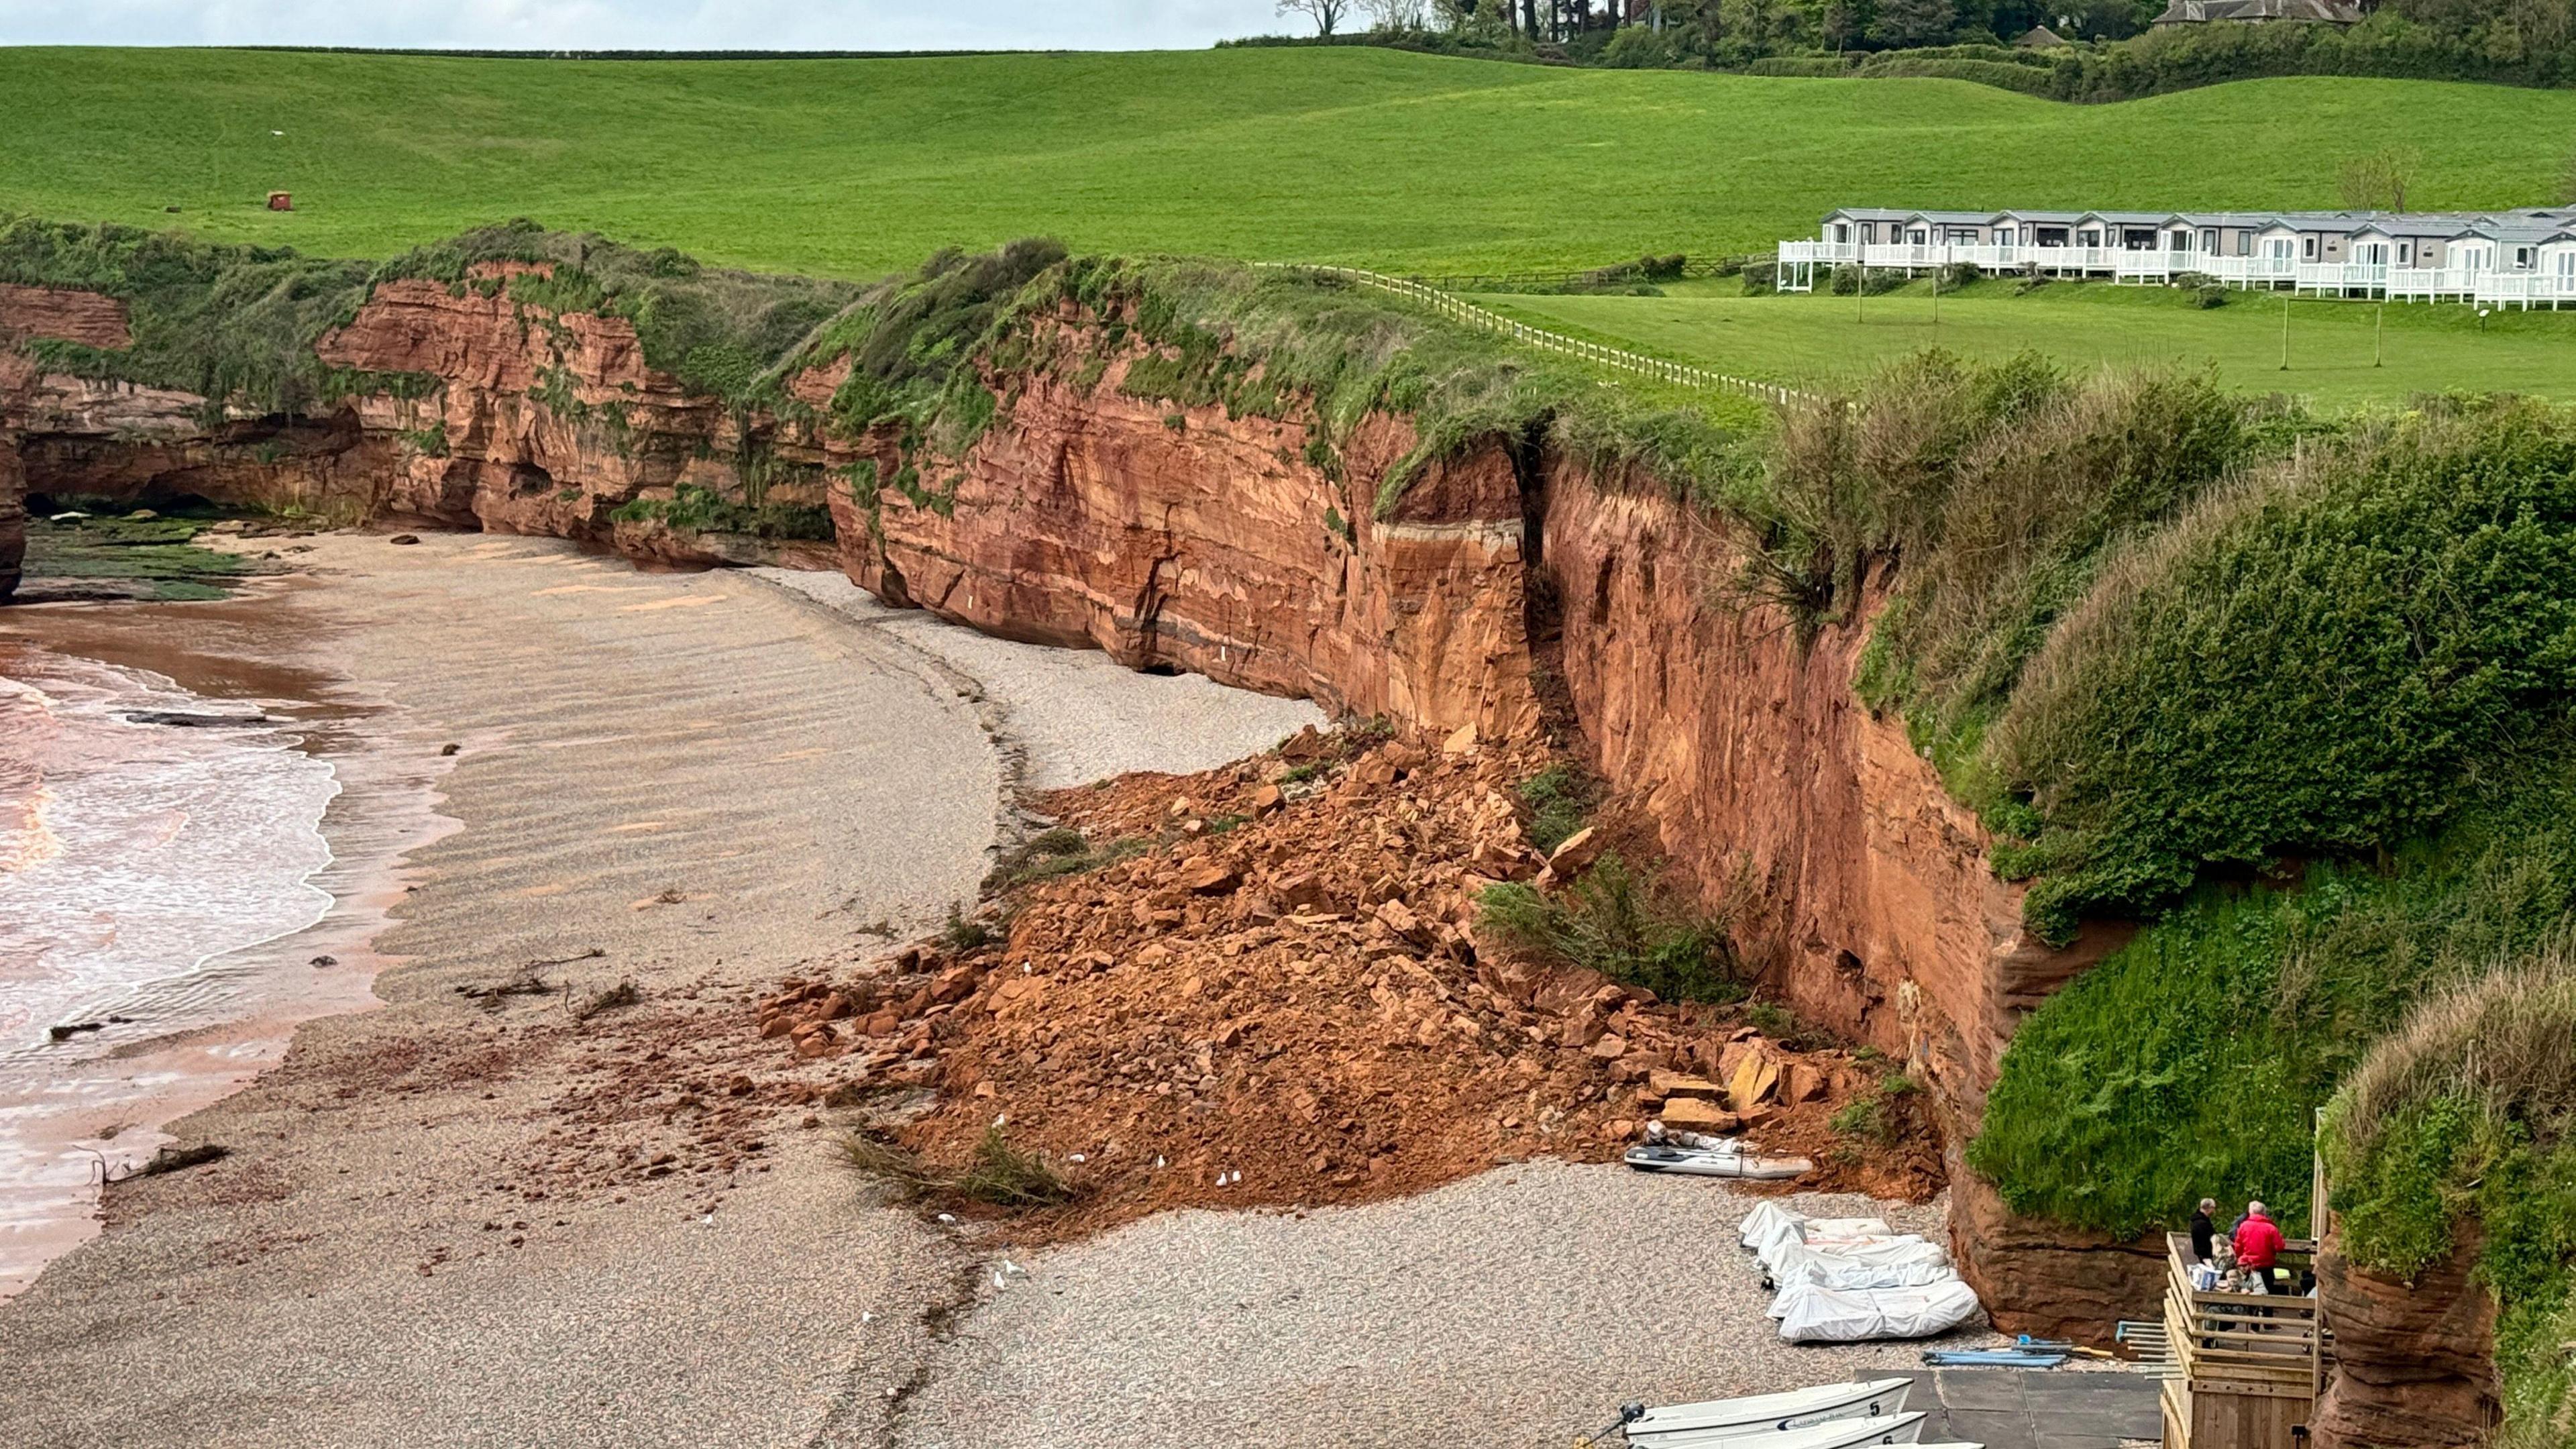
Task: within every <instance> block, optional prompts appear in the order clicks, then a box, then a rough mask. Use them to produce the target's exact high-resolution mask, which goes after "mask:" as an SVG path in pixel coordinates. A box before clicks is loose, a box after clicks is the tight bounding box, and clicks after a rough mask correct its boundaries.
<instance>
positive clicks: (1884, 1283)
mask: <svg viewBox="0 0 2576 1449" xmlns="http://www.w3.org/2000/svg"><path fill="white" fill-rule="evenodd" d="M1958 1276H1959V1275H1958V1273H1957V1271H1956V1270H1954V1269H1953V1268H1951V1266H1950V1255H1949V1254H1948V1253H1945V1252H1943V1251H1941V1245H1940V1244H1938V1243H1917V1244H1915V1245H1913V1249H1912V1251H1909V1252H1906V1253H1903V1254H1898V1255H1892V1256H1881V1257H1877V1258H1855V1257H1848V1256H1845V1255H1844V1254H1841V1253H1819V1252H1817V1251H1816V1250H1814V1249H1813V1248H1803V1247H1802V1248H1793V1249H1791V1250H1790V1251H1789V1253H1788V1254H1787V1255H1786V1256H1784V1257H1783V1258H1782V1259H1781V1260H1780V1261H1779V1262H1778V1263H1777V1264H1775V1265H1773V1267H1772V1269H1771V1281H1772V1282H1773V1283H1776V1284H1778V1285H1779V1286H1780V1287H1782V1288H1794V1287H1798V1286H1801V1285H1809V1284H1811V1285H1813V1286H1815V1287H1818V1288H1844V1289H1850V1288H1920V1287H1922V1286H1923V1285H1924V1284H1927V1283H1939V1282H1943V1281H1945V1280H1947V1279H1951V1278H1956V1277H1958Z"/></svg>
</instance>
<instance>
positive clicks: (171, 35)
mask: <svg viewBox="0 0 2576 1449" xmlns="http://www.w3.org/2000/svg"><path fill="white" fill-rule="evenodd" d="M1291 28H1292V25H1291V22H1290V21H1289V20H1288V19H1286V18H1282V17H1279V16H1277V15H1276V14H1275V13H1274V10H1273V5H1272V0H913V3H908V4H906V3H895V0H733V3H718V0H0V44H12V45H391V46H420V47H432V48H440V49H476V50H552V49H576V50H1002V49H1082V50H1147V49H1196V48H1198V47H1201V46H1205V45H1207V44H1209V43H1211V42H1213V41H1216V40H1219V39H1224V38H1228V37H1232V36H1239V35H1261V34H1278V33H1282V32H1284V31H1287V30H1289V29H1291ZM1295 28H1303V27H1295Z"/></svg>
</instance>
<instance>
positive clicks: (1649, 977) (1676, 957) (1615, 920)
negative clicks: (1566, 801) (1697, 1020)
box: [1477, 855, 1744, 1001]
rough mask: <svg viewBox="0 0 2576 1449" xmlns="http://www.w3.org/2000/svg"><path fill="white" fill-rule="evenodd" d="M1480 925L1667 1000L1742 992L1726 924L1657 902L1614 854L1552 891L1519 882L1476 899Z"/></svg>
mask: <svg viewBox="0 0 2576 1449" xmlns="http://www.w3.org/2000/svg"><path fill="white" fill-rule="evenodd" d="M1477 905H1478V908H1479V910H1480V912H1481V914H1480V917H1479V922H1480V924H1481V925H1482V926H1483V927H1484V928H1485V929H1487V930H1491V931H1493V932H1495V933H1496V934H1497V935H1498V936H1500V937H1501V938H1502V939H1503V940H1505V941H1508V942H1510V943H1511V944H1513V945H1516V946H1519V947H1521V948H1523V949H1525V950H1528V951H1532V952H1534V953H1536V954H1538V955H1540V956H1543V957H1546V958H1548V959H1551V960H1555V961H1558V962H1562V963H1564V964H1567V965H1572V966H1582V967H1587V968H1589V969H1591V970H1594V971H1598V972H1600V973H1601V974H1602V975H1604V976H1607V977H1609V978H1610V979H1611V980H1613V981H1623V982H1626V983H1627V984H1629V985H1631V986H1642V987H1644V988H1646V989H1647V990H1649V991H1652V992H1653V993H1655V995H1656V996H1658V997H1660V998H1662V999H1664V1000H1667V1001H1734V1000H1739V999H1741V998H1742V997H1743V995H1744V987H1743V984H1742V983H1741V982H1740V981H1739V980H1738V979H1737V978H1736V975H1735V972H1734V970H1733V961H1732V959H1731V957H1730V956H1729V955H1728V952H1727V949H1726V944H1725V936H1724V923H1723V922H1721V921H1714V920H1707V919H1702V918H1700V917H1698V916H1696V915H1694V914H1692V913H1691V912H1689V911H1688V910H1686V909H1684V908H1681V907H1679V906H1676V905H1673V904H1670V903H1667V902H1664V901H1660V900H1658V899H1657V898H1656V896H1655V893H1654V891H1653V889H1652V887H1651V886H1649V885H1648V884H1647V882H1645V881H1644V880H1642V879H1640V878H1639V877H1638V876H1637V875H1636V874H1635V873H1634V872H1632V871H1631V870H1629V869H1628V867H1627V865H1626V864H1625V863H1624V862H1622V861H1621V860H1620V859H1619V857H1618V856H1616V855H1605V856H1603V857H1602V858H1601V860H1600V862H1599V863H1598V864H1596V865H1594V866H1593V868H1592V869H1591V870H1589V871H1587V872H1585V874H1584V875H1583V877H1582V878H1581V879H1580V880H1577V881H1575V882H1574V883H1573V884H1572V885H1570V886H1568V887H1565V888H1564V889H1562V890H1560V891H1559V892H1558V893H1557V894H1556V895H1554V896H1547V895H1542V894H1540V893H1539V892H1538V891H1536V890H1534V889H1532V888H1531V887H1529V886H1526V885H1522V884H1519V883H1517V882H1506V883H1504V884H1501V885H1494V886H1488V887H1487V888H1486V889H1485V891H1484V893H1483V894H1482V895H1480V896H1478V897H1477Z"/></svg>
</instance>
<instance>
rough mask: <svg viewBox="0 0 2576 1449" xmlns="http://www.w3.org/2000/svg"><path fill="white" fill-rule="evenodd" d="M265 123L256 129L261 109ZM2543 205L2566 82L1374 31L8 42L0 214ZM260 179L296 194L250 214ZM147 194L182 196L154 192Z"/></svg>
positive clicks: (947, 214) (435, 219) (1323, 245)
mask: <svg viewBox="0 0 2576 1449" xmlns="http://www.w3.org/2000/svg"><path fill="white" fill-rule="evenodd" d="M279 133H282V134H279ZM2390 136H2397V137H2403V138H2405V140H2406V141H2407V142H2408V144H2410V145H2413V146H2415V147H2417V148H2419V149H2420V150H2421V151H2422V152H2423V155H2424V165H2423V168H2422V175H2421V177H2420V178H2419V180H2418V183H2417V188H2416V196H2417V197H2418V198H2420V202H2421V204H2425V205H2433V206H2448V205H2460V206H2482V207H2483V206H2507V205H2516V204H2529V203H2532V202H2536V201H2538V200H2541V199H2543V198H2544V197H2545V196H2546V195H2547V193H2548V190H2549V188H2550V187H2551V185H2552V184H2553V182H2554V180H2555V178H2556V177H2558V176H2559V175H2560V173H2561V172H2562V171H2563V169H2564V166H2565V163H2566V160H2567V151H2568V148H2569V146H2570V144H2571V138H2576V92H2566V91H2530V90H2511V89H2506V88H2503V87H2496V86H2476V85H2449V84H2436V83H2430V82H2420V81H2373V80H2351V79H2328V78H2303V79H2289V80H2274V81H2254V82H2246V83H2243V84H2237V85H2227V86H2217V87H2212V88H2208V89H2203V90H2195V91H2188V92H2184V93H2181V94H2177V95H2170V96H2162V97H2157V98H2154V99H2151V100H2145V101H2138V102H2133V103H2129V104H2125V105H2117V106H2091V107H2083V106H2067V105H2060V104H2056V103H2052V102H2047V101H2041V100H2035V99H2032V98H2030V97H2027V96H2021V95H2016V94H2012V93H2009V92H2005V91H2001V90H1995V89H1991V88H1987V87H1983V86H1976V85H1970V84H1966V83H1963V82H1955V81H1937V80H1902V81H1891V80H1873V81H1838V80H1836V81H1828V80H1789V79H1761V78H1753V77H1743V76H1726V75H1706V74H1692V73H1684V72H1669V71H1646V72H1631V71H1597V70H1567V69H1553V68H1547V67H1540V66H1527V65H1509V64H1501V63H1495V62H1488V61H1471V60H1454V59H1444V58H1438V57H1431V56H1421V55H1411V54H1405V53H1400V52H1395V51H1386V50H1375V49H1333V50H1234V51H1208V52H1169V53H1147V54H1087V55H1009V56H981V57H962V58H946V59H931V58H923V59H888V60H829V61H819V60H818V61H748V62H730V61H651V62H632V61H630V62H615V61H602V62H571V61H536V60H492V59H461V58H441V57H429V56H369V55H323V54H307V53H268V52H247V51H221V50H103V49H0V138H5V140H0V210H11V209H14V210H18V211H23V212H32V213H36V214H40V215H46V216H52V217H60V218H65V219H79V220H106V221H120V222H131V223H138V224H143V225H150V226H174V225H175V226H184V227H186V228H189V229H191V230H193V231H195V232H197V233H199V234H200V235H204V236H207V237H210V238H215V239H225V240H255V241H261V242H270V243H283V244H292V245H294V246H297V247H299V248H302V249H304V250H306V251H308V252H314V253H320V254H328V255H348V256H383V255H388V254H391V253H394V252H397V251H400V250H401V249H403V248H404V247H406V246H408V245H410V244H412V243H416V242H421V241H426V240H430V239H433V238H437V237H442V236H446V235H449V234H452V233H454V232H456V231H459V230H461V229H462V228H465V227H467V226H470V225H475V224H479V223H483V222H488V221H494V220H500V219H504V218H507V217H510V216H514V215H525V216H531V217H534V218H536V219H538V220H540V221H544V222H546V223H548V224H550V225H554V226H560V227H572V228H590V229H597V230H600V231H603V232H607V233H609V234H611V235H614V236H616V237H619V238H621V239H624V240H627V241H632V242H638V243H643V244H647V245H673V246H679V247H683V248H685V249H688V250H690V251H692V252H695V253H697V254H699V255H701V256H704V257H706V258H708V259H710V260H715V261H721V262H727V263H733V264H739V265H746V266H755V267H762V268H772V269H780V270H795V271H808V272H818V273H825V274H831V275H840V276H855V277H865V276H873V275H876V274H879V273H882V272H885V271H890V270H893V269H896V268H901V267H907V266H910V265H912V264H914V263H916V262H918V261H919V260H920V259H921V257H922V256H923V255H924V254H925V253H927V252H929V251H930V250H932V249H933V248H935V247H938V246H942V245H947V244H952V243H953V244H957V245H962V246H968V247H983V246H989V245H991V244H993V243H996V242H999V241H1002V240H1005V239H1008V238H1011V237H1014V236H1020V235H1026V234H1032V233H1052V234H1055V235H1057V236H1059V237H1061V238H1063V239H1064V240H1065V241H1066V242H1067V243H1068V244H1070V245H1072V246H1074V247H1076V248H1078V249H1107V250H1121V251H1160V252H1207V253H1216V254H1223V255H1231V256H1241V257H1249V258H1256V259H1307V260H1318V261H1337V262H1347V263H1356V264H1365V265H1371V266H1378V267H1384V268H1389V269H1396V270H1441V269H1477V268H1483V269H1494V268H1504V267H1537V266H1588V265H1596V264H1599V263H1603V262H1607V261H1612V260H1616V259H1618V258H1620V257H1623V256H1633V255H1635V254H1637V253H1639V252H1641V251H1647V250H1654V251H1659V252H1669V251H1686V252H1695V253H1708V252H1713V251H1720V250H1728V251H1743V250H1751V249H1763V248H1767V247H1768V246H1769V245H1770V243H1771V242H1773V241H1774V240H1776V239H1777V238H1779V237H1780V236H1783V235H1803V234H1806V233H1808V232H1809V231H1811V229H1812V228H1813V226H1814V224H1815V220H1816V217H1817V216H1818V215H1819V214H1820V213H1822V212H1823V211H1824V210H1826V209H1828V208H1829V207H1832V206H1835V205H1841V204H1845V203H1848V202H1875V203H1880V204H1887V205H1954V206H2044V205H2058V206H2074V205H2106V206H2179V205H2194V206H2212V207H2230V206H2241V207H2281V206H2317V205H2331V204H2334V203H2335V201H2336V190H2335V189H2336V179H2335V178H2336V176H2337V172H2338V168H2339V165H2340V162H2341V161H2342V160H2343V158H2345V157H2346V156H2347V155H2349V154H2351V153H2353V152H2356V151H2363V150H2368V149H2371V148H2372V147H2373V146H2375V145H2377V144H2379V143H2380V141H2381V140H2382V139H2384V138H2386V137H2390ZM271 189H280V190H289V191H292V192H294V193H295V197H296V205H297V209H296V211H295V212H294V213H292V214H288V215H272V214H270V213H268V212H266V211H264V210H261V209H260V202H261V198H262V197H263V195H264V194H265V193H266V192H268V191H269V190H271ZM168 207H176V208H178V210H177V211H176V212H175V213H172V212H170V211H167V210H165V208H168Z"/></svg>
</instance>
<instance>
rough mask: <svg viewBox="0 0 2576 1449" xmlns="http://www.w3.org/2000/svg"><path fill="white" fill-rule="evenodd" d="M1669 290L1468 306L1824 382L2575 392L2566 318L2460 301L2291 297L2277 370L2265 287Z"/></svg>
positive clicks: (2336, 392) (1801, 381)
mask: <svg viewBox="0 0 2576 1449" xmlns="http://www.w3.org/2000/svg"><path fill="white" fill-rule="evenodd" d="M1665 290H1666V291H1667V292H1668V293H1670V295H1667V296H1662V297H1620V296H1540V295H1530V294H1515V295H1510V296H1486V297H1479V298H1477V299H1476V300H1478V301H1480V302H1482V303H1484V304H1486V305H1487V306H1490V307H1493V308H1494V309H1496V310H1497V311H1501V312H1504V313H1507V314H1509V315H1511V316H1514V317H1517V318H1519V319H1521V320H1522V321H1525V322H1528V323H1530V324H1531V325H1533V326H1538V327H1547V328H1551V329H1553V330H1556V331H1560V332H1568V333H1571V334H1573V335H1575V336H1578V337H1582V338H1586V339H1588V340H1590V341H1595V342H1602V343H1606V344H1608V345H1610V346H1613V347H1624V348H1628V349H1630V350H1633V351H1639V352H1645V353H1648V354H1651V355H1654V356H1658V357H1668V358H1671V359H1673V360H1675V361H1678V362H1691V363H1697V364H1699V365H1701V366H1706V367H1714V368H1718V369H1720V370H1722V371H1726V372H1731V373H1735V374H1737V375H1739V376H1745V377H1757V378H1762V379H1764V380H1767V381H1773V382H1784V383H1789V384H1793V385H1796V386H1800V387H1816V388H1823V389H1827V390H1831V391H1841V390H1845V389H1848V388H1851V387H1855V386H1858V385H1860V384H1861V383H1864V382H1865V381H1866V380H1867V379H1868V376H1869V374H1870V373H1872V372H1873V371H1875V370H1877V369H1878V368H1881V367H1884V366H1886V365H1887V364H1888V363H1890V362H1892V361H1895V360H1898V359H1901V358H1903V357H1906V356H1909V355H1911V354H1913V353H1915V352H1918V351H1922V350H1924V349H1927V348H1938V349H1941V350H1944V351H1948V352H1952V353H1956V354H1958V355H1959V356H1961V357H1965V358H1968V359H1970V360H1972V361H1976V362H1982V363H1997V362H2003V361H2007V360H2009V359H2010V358H2012V357H2014V356H2016V355H2018V354H2020V353H2023V352H2032V351H2036V352H2042V353H2046V354H2047V355H2049V356H2050V357H2053V358H2055V359H2057V360H2058V361H2060V362H2062V363H2064V364H2066V365H2067V366H2069V367H2074V368H2093V367H2120V368H2130V367H2147V368H2159V367H2181V368H2187V369H2189V368H2199V367H2202V366H2210V367H2214V368H2215V370H2216V374H2217V380H2218V382H2219V384H2220V385H2221V386H2223V387H2226V388H2229V389H2231V390H2234V391H2239V392H2247V393H2255V394H2263V393H2274V392H2278V393H2286V394H2289V395H2290V396H2293V397H2297V398H2301V399H2304V400H2306V401H2307V402H2308V403H2309V404H2311V405H2312V406H2315V407H2317V408H2320V409H2325V410H2331V411H2342V410H2347V409H2350V408H2352V407H2355V406H2360V405H2365V404H2379V405H2383V406H2396V405H2402V404H2403V403H2404V402H2405V401H2406V400H2407V399H2408V398H2409V397H2411V396H2413V395H2415V394H2417V393H2437V392H2454V391H2457V392H2521V393H2529V394H2531V395H2533V396H2536V397H2546V398H2553V399H2556V400H2558V401H2562V402H2563V401H2576V366H2570V365H2569V362H2568V359H2569V357H2570V356H2571V355H2576V312H2557V313H2553V312H2546V311H2537V312H2505V311H2500V312H2497V313H2496V314H2495V315H2493V316H2490V317H2487V318H2484V319H2480V318H2479V317H2478V315H2477V309H2475V308H2472V307H2463V306H2458V305H2456V304H2452V303H2442V304H2439V305H2435V304H2430V303H2426V304H2419V305H2413V306H2409V305H2404V304H2394V305H2390V306H2388V307H2386V308H2384V309H2383V308H2380V307H2376V306H2373V305H2372V304H2370V303H2367V302H2358V301H2351V302H2347V301H2335V300H2331V299H2326V298H2314V297H2308V298H2298V299H2295V300H2290V301H2289V302H2288V309H2289V312H2290V319H2289V320H2290V366H2289V368H2288V370H2286V371H2285V370H2283V369H2282V367H2281V323H2282V311H2283V305H2284V300H2285V299H2283V298H2282V297H2280V296H2277V295H2273V294H2268V293H2263V292H2231V293H2229V294H2228V301H2227V303H2226V305H2224V306H2221V307H2216V308H2202V307H2199V306H2196V305H2194V301H2193V298H2192V296H2191V294H2189V293H2188V292H2185V291H2183V290H2181V289H2178V288H2167V287H2135V286H2117V287H2115V286H2112V285H2110V284H2109V283H2107V282H2096V283H2074V282H2053V283H2051V284H2049V285H2048V286H2045V287H2041V288H2039V289H2037V290H2035V291H2032V292H2030V293H2027V294H2022V295H2016V294H2015V291H2014V284H2013V283H2012V282H2009V281H2005V280H2000V279H1990V280H1986V281H1980V282H1975V283H1972V284H1970V285H1969V286H1968V287H1967V288H1966V289H1965V290H1957V289H1953V288H1950V287H1948V286H1946V285H1945V286H1944V289H1943V294H1942V296H1941V298H1940V305H1939V318H1940V320H1939V323H1938V325H1935V324H1934V321H1933V313H1934V307H1933V298H1932V294H1931V284H1930V282H1929V281H1928V280H1926V281H1917V282H1914V283H1912V284H1911V285H1909V286H1907V287H1905V288H1903V289H1901V290H1899V291H1896V292H1893V293H1886V294H1882V295H1879V296H1873V297H1865V298H1854V297H1849V296H1833V295H1829V294H1824V293H1817V294H1814V295H1804V296H1801V295H1794V294H1792V295H1769V296H1744V295H1741V294H1740V291H1739V288H1738V284H1737V283H1736V282H1735V280H1734V279H1731V278H1729V279H1722V280H1721V281H1715V282H1691V283H1685V284H1669V285H1667V286H1666V288H1665ZM1721 292H1723V293H1733V294H1735V295H1723V294H1721ZM2383 316H2384V320H2385V329H2384V332H2383V331H2382V330H2381V325H2380V324H2381V322H2382V319H2383ZM2374 364H2376V365H2374Z"/></svg>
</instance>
